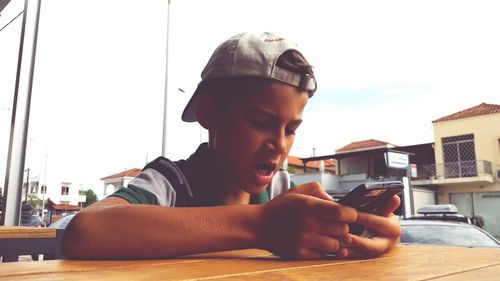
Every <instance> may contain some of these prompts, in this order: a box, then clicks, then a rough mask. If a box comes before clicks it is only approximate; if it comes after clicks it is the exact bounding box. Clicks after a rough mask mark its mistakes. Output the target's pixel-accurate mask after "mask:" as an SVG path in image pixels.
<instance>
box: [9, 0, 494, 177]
mask: <svg viewBox="0 0 500 281" xmlns="http://www.w3.org/2000/svg"><path fill="white" fill-rule="evenodd" d="M23 2H24V1H20V0H12V2H11V4H9V6H8V7H7V8H6V9H5V10H4V12H3V13H2V15H1V17H0V27H2V26H4V24H6V23H7V22H8V21H10V20H11V19H12V18H13V17H15V16H16V15H17V14H18V13H19V11H21V10H22V5H23ZM499 7H500V4H497V1H481V0H471V1H459V0H454V1H439V0H433V1H401V0H397V1H324V0H308V1H294V0H274V1H272V0H265V1H264V0H254V1H234V0H211V1H203V0H171V5H170V14H171V18H170V43H169V78H168V102H169V105H168V106H169V107H168V127H167V128H168V131H167V134H168V138H167V143H168V147H167V156H168V157H170V158H171V159H173V160H176V159H180V158H186V157H187V156H188V155H189V154H190V153H192V152H193V151H194V150H195V149H196V147H197V145H198V144H199V142H200V130H199V127H198V125H197V124H187V123H183V122H182V121H181V120H180V114H181V111H182V109H183V107H184V105H185V104H186V103H187V101H188V99H189V98H190V96H191V93H192V92H193V90H194V89H195V88H196V85H197V83H198V82H199V74H200V72H201V70H202V68H203V67H204V65H205V63H206V61H207V60H208V58H209V56H210V55H211V53H212V51H213V50H214V49H215V47H217V45H218V44H219V43H220V42H222V41H223V40H225V39H227V38H229V37H230V36H232V35H234V34H236V33H240V32H243V31H271V32H274V33H276V34H278V35H281V36H283V37H286V38H288V39H290V40H292V41H294V42H296V43H297V44H298V45H299V46H300V47H301V48H302V49H303V52H304V54H305V55H306V57H307V58H308V60H309V61H310V62H311V63H312V64H313V65H314V66H315V71H316V74H317V79H318V86H319V87H318V91H317V92H316V94H315V96H314V97H313V98H312V99H311V100H310V102H309V104H308V107H307V108H306V112H305V113H304V116H303V117H304V123H303V125H302V127H301V128H300V129H299V131H298V135H297V138H296V143H295V148H294V150H293V151H292V153H291V154H292V155H295V156H299V157H308V156H311V154H312V151H313V148H315V149H316V155H324V154H331V153H333V152H334V150H335V149H336V148H339V147H341V146H343V145H346V144H348V143H350V142H352V141H359V140H364V139H370V138H374V139H378V140H382V141H387V142H390V143H393V144H396V145H410V144H418V143H425V142H432V141H433V132H432V123H431V121H432V120H435V119H437V118H439V117H442V116H445V115H448V114H451V113H454V112H456V111H459V110H463V109H465V108H468V107H472V106H475V105H478V104H479V103H481V102H487V103H495V104H500V95H499V93H500V82H499V81H500V79H499V78H498V77H500V52H499V51H498V50H500V37H499V36H498V34H500V17H499V16H498V11H499ZM166 15H167V1H166V0H163V1H159V0H158V1H156V0H145V1H130V0H113V1H111V0H99V1H98V0H92V1H82V0H44V1H42V7H41V15H40V27H39V37H38V48H37V60H36V67H35V76H34V84H33V97H32V112H31V119H30V132H29V137H30V138H31V140H30V141H29V142H28V159H27V162H28V164H27V165H29V166H30V167H32V169H33V174H34V175H35V176H36V174H37V173H38V174H40V173H41V171H42V168H43V166H44V164H43V163H44V155H45V149H47V151H48V168H47V178H48V179H50V178H52V179H54V180H55V179H57V180H59V181H60V180H69V181H73V182H81V183H83V184H85V185H98V184H100V183H99V178H101V177H104V176H107V175H110V174H113V173H116V172H120V171H123V170H124V169H129V168H134V167H137V168H141V167H142V166H143V165H144V164H145V161H146V157H148V159H149V160H152V159H154V158H155V157H156V156H158V155H160V153H161V137H162V116H163V115H162V114H163V113H162V111H163V94H164V77H165V53H166V52H165V49H166V30H167V29H166V24H167V16H166ZM21 22H22V17H19V18H18V19H17V20H16V21H14V22H13V23H12V24H11V25H9V26H8V27H7V28H6V29H4V30H3V31H2V32H0V176H1V179H0V182H2V181H3V178H4V172H5V161H6V151H7V146H8V135H9V129H10V116H11V111H9V109H8V108H12V97H13V93H14V84H15V73H16V65H17V50H18V46H19V37H20V30H21ZM179 88H181V89H184V90H185V92H186V93H181V92H180V91H179V90H178V89H179ZM202 139H203V140H205V139H206V135H205V133H203V135H202Z"/></svg>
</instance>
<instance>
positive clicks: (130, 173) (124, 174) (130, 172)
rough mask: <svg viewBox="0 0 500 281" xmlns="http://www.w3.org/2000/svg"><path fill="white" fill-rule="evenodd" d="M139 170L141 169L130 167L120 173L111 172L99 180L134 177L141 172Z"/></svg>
mask: <svg viewBox="0 0 500 281" xmlns="http://www.w3.org/2000/svg"><path fill="white" fill-rule="evenodd" d="M141 171H142V170H141V169H138V168H132V169H129V170H126V171H123V172H120V173H116V174H113V175H111V176H107V177H104V178H101V180H109V179H119V178H126V177H130V178H135V177H137V176H138V175H139V174H140V173H141Z"/></svg>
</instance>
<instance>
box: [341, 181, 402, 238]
mask: <svg viewBox="0 0 500 281" xmlns="http://www.w3.org/2000/svg"><path fill="white" fill-rule="evenodd" d="M401 190H403V184H402V183H401V182H399V181H390V182H373V183H365V184H361V185H358V186H357V187H356V188H354V189H353V190H351V191H350V192H349V193H347V194H346V195H345V196H344V197H343V198H341V199H340V200H338V201H337V203H339V204H343V205H346V206H349V207H353V208H355V209H356V210H358V211H360V212H366V213H376V211H377V210H378V209H379V208H380V207H381V206H383V205H384V204H385V203H386V202H387V200H389V199H390V198H391V197H392V196H393V195H395V194H397V193H399V192H400V191H401ZM363 231H364V227H363V226H362V225H359V224H350V225H349V232H350V233H353V234H356V235H360V234H362V233H363Z"/></svg>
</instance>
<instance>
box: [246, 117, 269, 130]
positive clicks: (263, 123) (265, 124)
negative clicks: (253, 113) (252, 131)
mask: <svg viewBox="0 0 500 281" xmlns="http://www.w3.org/2000/svg"><path fill="white" fill-rule="evenodd" d="M250 123H252V124H253V125H254V126H256V127H259V128H264V129H265V128H269V127H271V122H269V121H264V120H258V119H252V118H250Z"/></svg>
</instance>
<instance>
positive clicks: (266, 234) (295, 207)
mask: <svg viewBox="0 0 500 281" xmlns="http://www.w3.org/2000/svg"><path fill="white" fill-rule="evenodd" d="M261 207H262V212H261V218H262V224H261V228H260V231H259V234H258V246H259V247H261V248H263V249H266V250H269V251H271V252H272V253H274V254H276V255H279V256H282V257H285V258H291V259H317V258H321V257H323V256H324V254H336V253H337V252H338V251H339V249H340V242H339V239H338V237H343V236H346V235H347V234H348V232H349V227H348V223H352V222H355V221H356V220H357V212H356V210H355V209H353V208H350V207H347V206H343V205H340V204H337V203H335V202H333V200H332V198H331V197H330V196H329V195H328V194H327V193H326V192H325V191H324V190H323V188H322V187H321V185H320V184H319V183H317V182H314V183H307V184H304V185H301V186H297V187H294V188H292V189H291V190H289V191H287V192H285V193H283V194H281V195H280V196H278V197H276V198H275V199H273V200H271V201H270V202H268V203H266V204H264V205H261Z"/></svg>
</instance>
